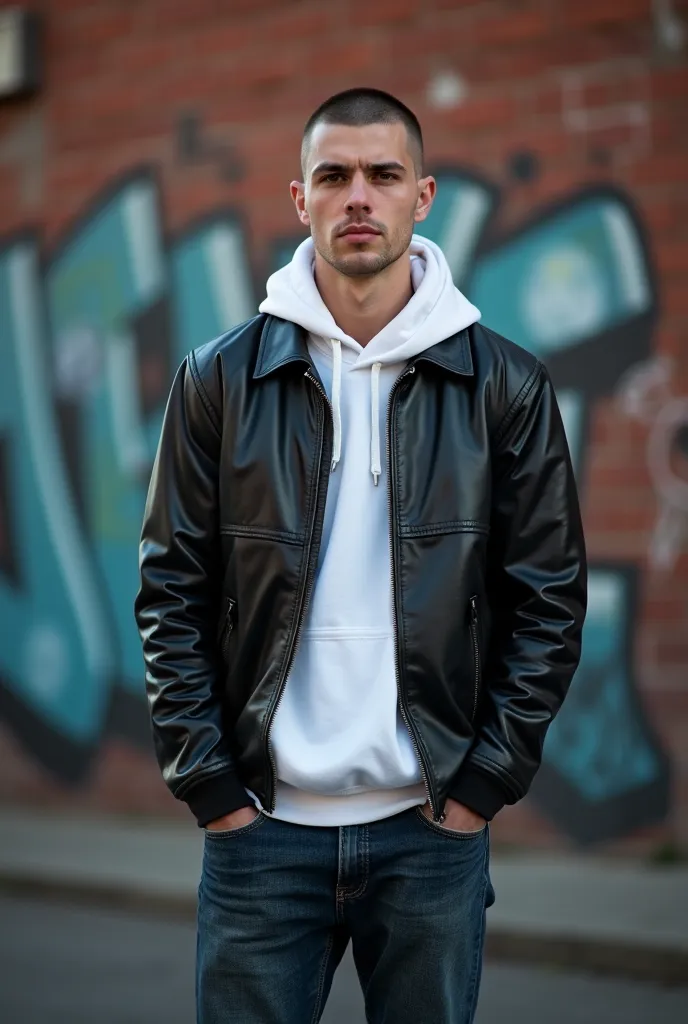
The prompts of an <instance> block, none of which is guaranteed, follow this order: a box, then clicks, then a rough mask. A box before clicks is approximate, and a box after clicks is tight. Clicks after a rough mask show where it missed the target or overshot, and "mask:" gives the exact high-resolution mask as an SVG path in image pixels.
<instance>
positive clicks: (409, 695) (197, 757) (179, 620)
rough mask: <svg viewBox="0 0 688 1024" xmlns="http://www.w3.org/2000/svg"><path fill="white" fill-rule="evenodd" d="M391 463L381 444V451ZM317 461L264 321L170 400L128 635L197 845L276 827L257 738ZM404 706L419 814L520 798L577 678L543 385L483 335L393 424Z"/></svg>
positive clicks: (318, 501)
mask: <svg viewBox="0 0 688 1024" xmlns="http://www.w3.org/2000/svg"><path fill="white" fill-rule="evenodd" d="M390 442H391V443H390ZM331 449H332V417H331V413H330V407H329V404H328V401H327V396H326V394H325V391H324V389H323V387H322V384H321V382H320V380H319V377H318V373H317V371H316V369H315V366H314V365H313V363H312V361H311V359H310V358H309V355H308V351H307V347H306V338H305V334H304V332H303V331H302V330H301V328H299V327H297V326H295V325H294V324H292V323H289V322H287V321H284V320H280V319H278V318H276V317H272V316H265V315H261V316H258V317H255V318H254V319H252V320H250V321H249V322H247V323H245V324H242V325H241V326H239V327H237V328H235V329H233V330H231V331H230V332H229V333H227V334H225V335H224V336H223V337H221V338H219V339H217V340H215V341H212V342H210V343H209V344H207V345H204V346H202V347H201V348H199V349H197V350H195V351H194V352H192V353H191V354H190V355H189V356H188V357H187V358H186V359H185V360H184V362H183V363H182V365H181V366H180V368H179V370H178V372H177V374H176V376H175V379H174V383H173V385H172V389H171V392H170V396H169V401H168V405H167V410H166V413H165V419H164V424H163V428H162V435H161V438H160V444H159V448H158V452H157V456H156V460H155V465H154V468H153V473H152V478H151V482H150V489H149V493H148V501H147V505H146V512H145V518H144V523H143V531H142V538H141V546H140V570H141V586H140V590H139V592H138V595H137V597H136V605H135V610H136V618H137V623H138V627H139V630H140V634H141V638H142V642H143V651H144V657H145V663H146V689H147V694H148V701H149V707H150V714H151V720H152V728H153V735H154V740H155V747H156V753H157V757H158V761H159V763H160V766H161V769H162V774H163V777H164V779H165V782H166V783H167V785H168V786H169V788H170V790H171V791H172V793H173V794H174V795H175V796H176V797H178V798H180V799H182V800H184V801H186V802H187V803H188V804H189V806H190V808H191V810H192V811H193V812H194V814H195V815H196V817H197V819H198V823H199V825H204V824H206V823H207V822H208V821H210V820H212V819H214V818H217V817H220V816H222V815H223V814H227V813H229V812H230V811H232V810H235V809H236V808H238V807H240V806H244V805H246V804H251V802H252V801H251V800H250V798H249V797H248V795H247V793H246V790H245V789H244V786H248V787H249V788H250V789H251V790H252V791H253V792H254V793H255V794H257V796H258V797H259V799H260V801H261V802H262V804H263V806H264V807H265V808H266V809H267V810H272V809H273V807H274V797H275V782H276V766H275V763H274V759H273V757H272V752H271V748H270V725H271V722H272V720H273V718H274V714H275V709H276V707H277V704H278V702H279V700H280V695H281V693H282V691H283V689H284V686H285V683H286V679H287V675H288V672H289V667H290V664H291V662H292V659H293V656H294V650H295V647H296V644H297V643H298V638H299V632H300V629H301V626H302V623H303V620H304V613H305V611H306V608H307V606H308V601H309V597H310V594H311V590H312V588H313V583H314V576H315V569H316V565H317V558H318V548H319V544H320V536H321V531H322V524H323V513H324V509H325V498H326V493H327V486H328V477H329V472H330V458H331ZM388 466H389V483H390V487H389V494H390V541H391V546H392V581H391V585H392V591H393V598H394V609H395V619H396V662H397V679H398V688H399V703H400V708H401V711H402V714H403V716H404V720H405V722H406V724H407V726H408V728H409V731H410V734H411V737H412V739H413V742H414V745H415V747H416V751H417V754H418V759H419V762H420V766H421V770H422V776H423V779H424V781H425V783H426V786H427V789H428V794H429V797H430V801H431V804H432V809H433V814H434V817H435V819H436V820H439V819H440V816H441V813H442V809H443V806H444V802H445V800H446V798H447V796H451V797H453V798H455V799H456V800H459V801H461V802H462V803H464V804H466V805H467V806H469V807H471V808H473V809H474V810H476V811H477V812H479V813H480V814H482V815H483V816H484V817H485V818H487V819H490V818H492V817H493V815H494V814H495V813H496V812H497V811H498V810H499V808H500V807H502V805H503V804H504V803H514V802H515V801H516V800H518V799H520V798H521V797H522V796H523V795H524V794H525V793H526V791H527V789H528V787H529V785H530V783H531V781H532V779H533V776H534V774H535V772H536V771H537V768H538V765H539V763H540V757H541V751H542V744H543V740H544V738H545V732H546V730H547V728H548V726H549V724H550V722H551V721H552V719H553V718H554V715H555V714H556V712H557V711H558V709H559V706H560V705H561V702H562V700H563V699H564V696H565V694H566V690H567V687H568V685H569V682H570V680H571V677H572V675H573V672H574V670H575V668H576V665H577V664H578V660H579V657H580V647H581V628H582V625H583V619H584V616H585V607H586V564H585V548H584V540H583V531H582V527H581V520H580V514H579V508H578V499H577V494H576V486H575V483H574V477H573V472H572V468H571V463H570V459H569V453H568V448H567V444H566V439H565V436H564V430H563V426H562V421H561V417H560V414H559V409H558V407H557V403H556V399H555V396H554V392H553V389H552V385H551V382H550V379H549V377H548V374H547V371H546V370H545V368H544V367H543V365H542V364H541V363H540V362H538V360H537V359H535V358H534V357H533V356H532V355H530V354H529V353H528V352H526V351H525V350H523V349H521V348H519V347H518V346H516V345H514V344H512V343H511V342H509V341H507V340H505V339H504V338H501V337H499V336H498V335H496V334H494V333H493V332H492V331H490V330H487V329H486V328H484V327H481V326H479V325H478V324H475V325H474V326H472V327H470V328H468V329H467V330H464V331H462V332H461V333H460V334H457V335H455V336H454V337H450V338H447V339H446V340H445V341H443V342H441V343H440V344H437V345H434V346H433V347H432V348H430V349H428V350H427V351H425V352H423V353H422V354H421V355H418V356H415V357H414V358H413V359H411V360H410V362H409V363H408V364H407V366H406V368H405V369H404V371H403V373H402V374H401V375H400V377H399V378H398V379H397V381H396V383H395V384H394V386H393V389H392V393H391V395H390V402H389V411H388Z"/></svg>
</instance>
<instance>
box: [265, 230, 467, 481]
mask: <svg viewBox="0 0 688 1024" xmlns="http://www.w3.org/2000/svg"><path fill="white" fill-rule="evenodd" d="M410 251H411V279H412V284H413V289H414V292H413V295H412V296H411V298H410V299H409V301H408V302H407V304H406V305H405V306H404V308H403V309H402V310H401V311H400V312H399V313H398V314H397V316H395V317H394V319H393V320H390V321H389V323H388V324H386V325H385V326H384V327H383V328H382V330H381V331H380V332H379V333H378V334H376V335H375V337H374V338H371V340H370V341H369V342H368V344H367V345H360V344H359V343H358V342H357V341H356V340H355V339H354V338H351V337H350V336H349V335H348V334H345V332H344V331H343V330H342V329H341V328H340V327H339V326H338V325H337V324H336V323H335V321H334V318H333V317H332V314H331V313H330V311H329V309H328V308H327V306H326V305H325V303H324V302H323V300H322V297H321V295H320V292H319V291H318V288H317V285H316V283H315V278H314V274H313V267H314V262H315V249H314V246H313V240H312V238H307V239H306V240H305V241H304V242H302V243H301V245H299V247H298V248H297V250H296V252H295V253H294V256H293V259H292V261H291V263H288V264H287V266H286V267H282V268H281V269H280V270H278V271H277V272H276V273H274V274H272V276H271V277H270V278H269V279H268V282H267V297H266V298H265V299H264V300H263V302H261V304H260V307H259V309H260V312H261V313H270V314H272V315H273V316H278V317H281V318H282V319H283V320H290V321H291V322H292V323H295V324H298V325H299V326H300V327H303V328H304V330H306V331H308V332H309V333H310V334H312V335H314V336H315V338H320V339H323V341H324V342H325V343H326V344H328V345H329V346H330V347H331V352H332V359H333V376H332V413H333V420H334V448H333V457H332V469H333V470H334V469H335V468H336V466H337V463H338V462H339V458H340V455H341V436H342V430H341V411H340V401H339V399H340V394H341V373H342V351H341V350H342V346H344V347H345V348H347V349H349V350H351V352H352V353H355V359H354V360H352V361H349V360H347V368H348V369H349V370H351V371H353V370H365V369H368V368H370V370H371V466H370V468H371V473H372V474H373V479H374V482H375V483H376V484H377V481H378V478H379V475H380V438H379V419H378V409H379V374H380V367H381V366H384V365H387V364H390V363H404V362H406V361H407V360H408V359H410V358H411V357H412V356H416V355H418V354H419V353H421V352H424V351H425V350H426V349H428V348H430V347H431V346H432V345H436V344H437V343H438V342H440V341H444V339H445V338H449V337H451V335H453V334H457V333H458V332H459V331H462V330H463V329H464V328H465V327H468V326H470V324H473V323H475V322H476V321H477V320H479V319H480V311H479V310H478V309H477V308H476V307H475V306H474V305H473V304H472V303H471V302H469V301H468V299H467V298H466V297H465V296H464V295H462V293H461V292H460V291H459V289H458V288H457V287H456V286H455V285H454V282H453V280H452V276H451V271H450V269H449V265H448V263H447V261H446V259H445V258H444V254H443V253H442V251H441V249H440V248H439V247H438V246H437V245H435V243H434V242H431V241H430V240H429V239H427V238H423V237H422V236H421V235H413V236H412V239H411V247H410Z"/></svg>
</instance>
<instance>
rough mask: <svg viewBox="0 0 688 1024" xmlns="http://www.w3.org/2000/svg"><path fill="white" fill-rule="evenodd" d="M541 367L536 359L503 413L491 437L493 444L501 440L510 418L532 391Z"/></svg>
mask: <svg viewBox="0 0 688 1024" xmlns="http://www.w3.org/2000/svg"><path fill="white" fill-rule="evenodd" d="M542 369H543V365H542V363H541V362H540V360H539V359H538V360H537V362H536V363H535V366H534V367H533V369H532V370H531V371H530V373H529V374H528V377H527V378H526V381H525V383H524V384H523V386H522V388H521V390H520V391H519V393H518V394H517V395H516V397H515V398H514V400H513V402H512V403H511V405H510V406H509V408H508V409H507V411H506V412H505V413H504V416H503V417H502V420H501V422H500V424H499V426H498V427H497V429H496V431H495V434H494V438H493V444H494V445H495V446H496V445H498V444H499V443H500V442H501V440H502V438H503V436H504V434H505V433H506V431H507V430H508V428H509V426H510V424H511V422H512V420H513V419H514V418H515V416H516V413H517V412H518V411H519V409H520V408H521V406H522V405H523V403H524V402H525V400H526V398H527V397H528V395H529V394H530V392H531V391H532V389H533V386H534V384H535V382H536V380H537V379H538V377H539V376H540V374H541V372H542Z"/></svg>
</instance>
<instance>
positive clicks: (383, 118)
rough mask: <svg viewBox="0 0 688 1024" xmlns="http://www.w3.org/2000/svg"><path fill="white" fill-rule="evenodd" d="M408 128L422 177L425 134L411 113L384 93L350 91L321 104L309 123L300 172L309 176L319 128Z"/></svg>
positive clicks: (379, 91) (414, 159) (305, 135)
mask: <svg viewBox="0 0 688 1024" xmlns="http://www.w3.org/2000/svg"><path fill="white" fill-rule="evenodd" d="M398 123H401V124H403V125H404V126H405V128H406V132H407V134H408V138H409V151H410V152H411V154H412V156H413V162H414V164H415V167H416V172H417V173H418V174H419V175H421V174H422V173H423V160H424V157H423V133H422V131H421V127H420V123H419V121H418V118H417V117H416V115H415V114H414V113H413V111H412V110H409V108H408V107H407V106H406V105H405V104H404V103H402V102H401V100H398V99H397V98H396V96H392V95H391V94H390V93H388V92H383V91H382V90H381V89H366V88H360V89H347V90H346V91H345V92H338V93H336V95H334V96H330V98H329V99H328V100H325V102H324V103H321V104H320V106H319V107H318V109H317V110H315V111H314V112H313V113H312V114H311V116H310V117H309V118H308V120H307V121H306V126H305V128H304V129H303V141H302V143H301V170H302V173H303V174H305V173H306V160H307V157H308V146H309V143H310V140H311V135H312V134H313V129H314V128H315V126H316V125H318V124H346V125H352V126H354V127H358V126H363V125H368V124H398Z"/></svg>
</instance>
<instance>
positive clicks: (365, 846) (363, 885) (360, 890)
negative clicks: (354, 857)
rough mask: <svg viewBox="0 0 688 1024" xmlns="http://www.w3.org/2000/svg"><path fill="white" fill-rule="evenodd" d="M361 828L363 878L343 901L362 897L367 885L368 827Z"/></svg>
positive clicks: (362, 826)
mask: <svg viewBox="0 0 688 1024" xmlns="http://www.w3.org/2000/svg"><path fill="white" fill-rule="evenodd" d="M361 828H362V829H363V844H362V845H363V878H362V881H361V884H360V885H359V887H358V889H356V890H355V891H354V892H349V893H346V895H345V896H344V899H347V900H354V899H356V898H357V897H358V896H362V895H363V893H364V892H365V890H366V887H367V885H368V863H369V857H368V851H369V846H368V844H369V834H368V826H367V825H361Z"/></svg>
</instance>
